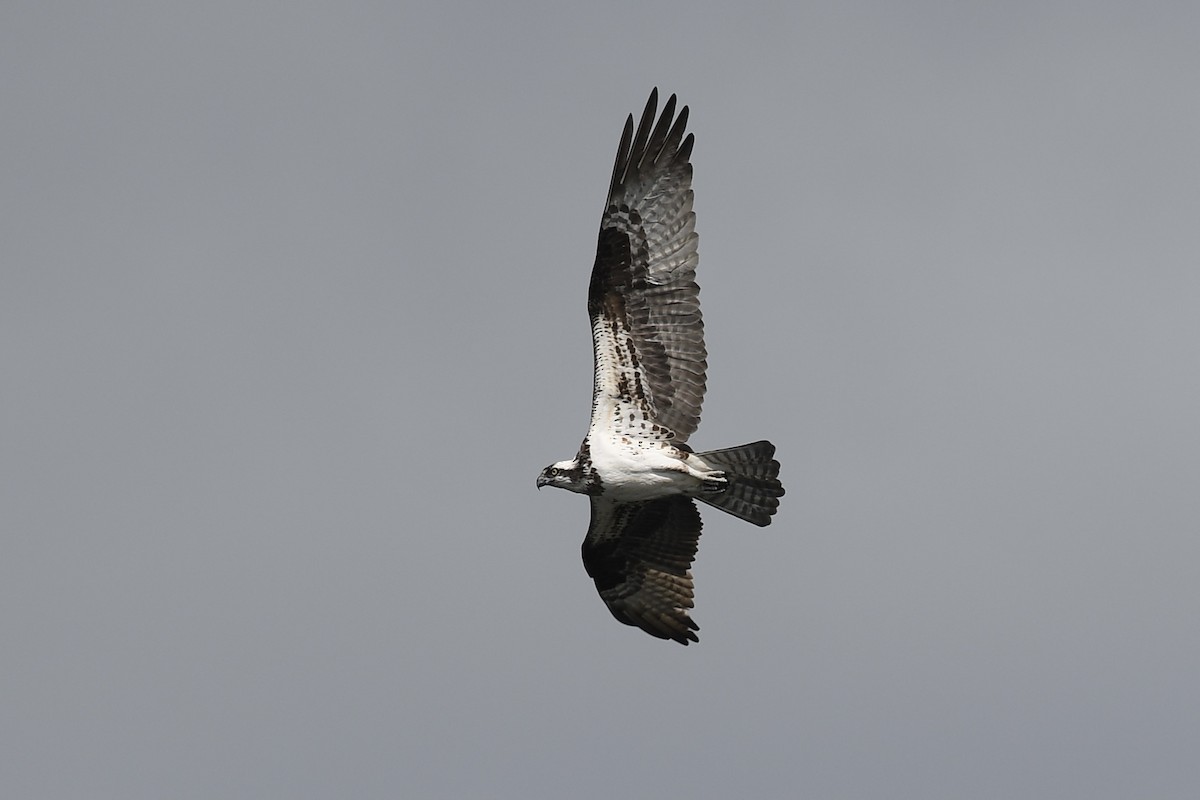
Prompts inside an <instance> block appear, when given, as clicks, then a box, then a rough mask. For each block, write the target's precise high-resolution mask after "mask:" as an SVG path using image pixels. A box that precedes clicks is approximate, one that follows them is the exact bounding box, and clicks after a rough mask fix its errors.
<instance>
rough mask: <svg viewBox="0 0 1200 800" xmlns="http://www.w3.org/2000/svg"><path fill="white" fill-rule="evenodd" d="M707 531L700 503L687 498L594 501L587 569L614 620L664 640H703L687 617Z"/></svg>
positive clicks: (586, 548) (586, 542)
mask: <svg viewBox="0 0 1200 800" xmlns="http://www.w3.org/2000/svg"><path fill="white" fill-rule="evenodd" d="M701 527H702V523H701V521H700V512H699V511H697V510H696V504H695V503H694V502H693V501H692V500H691V498H688V497H684V496H682V495H672V496H670V497H663V498H659V499H657V500H650V501H647V502H644V503H618V502H615V501H612V500H607V499H605V498H604V497H593V498H592V522H591V525H590V526H589V527H588V533H587V538H586V539H584V541H583V566H584V568H585V569H586V570H587V573H588V575H591V576H592V580H594V581H595V582H596V589H597V591H599V592H600V598H601V599H602V600H604V602H605V603H606V604H608V610H609V611H611V612H612V615H613V616H614V617H616V618H617V619H618V620H620V621H621V622H623V623H625V624H626V625H634V626H637V627H639V628H641V629H642V630H644V631H645V632H646V633H648V634H650V635H651V636H657V637H658V638H660V639H673V640H675V641H677V642H679V643H680V644H684V645H686V644H687V643H688V642H698V641H700V638H699V637H698V636H697V635H696V633H695V631H698V630H700V626H698V625H697V624H696V623H695V622H692V618H691V617H689V616H688V613H687V612H688V609H690V608H691V607H692V605H693V603H692V597H693V594H692V574H691V572H690V571H689V570H690V568H691V566H692V559H693V558H695V557H696V547H697V544H698V542H699V539H700V529H701Z"/></svg>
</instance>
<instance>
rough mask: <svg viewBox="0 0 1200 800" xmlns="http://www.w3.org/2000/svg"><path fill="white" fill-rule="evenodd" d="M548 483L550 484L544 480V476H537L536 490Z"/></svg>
mask: <svg viewBox="0 0 1200 800" xmlns="http://www.w3.org/2000/svg"><path fill="white" fill-rule="evenodd" d="M549 482H550V481H548V480H546V476H545V475H538V479H537V487H538V489H541V488H542V487H543V486H545V485H546V484H548V483H549Z"/></svg>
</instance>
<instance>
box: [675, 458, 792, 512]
mask: <svg viewBox="0 0 1200 800" xmlns="http://www.w3.org/2000/svg"><path fill="white" fill-rule="evenodd" d="M696 455H697V456H699V457H700V458H702V459H704V461H705V463H707V464H709V465H710V466H711V467H712V468H713V469H719V470H722V471H723V472H724V473H725V479H726V481H728V483H727V484H726V485H725V488H724V489H722V490H721V491H720V492H711V493H710V492H702V493H700V494H697V495H695V497H696V499H697V500H703V501H704V502H705V503H708V504H709V505H710V506H714V507H716V508H719V509H721V510H722V511H725V512H727V513H729V514H733V515H734V516H735V517H741V518H742V519H744V520H746V521H747V522H753V523H754V524H755V525H770V524H771V515H772V514H774V513H775V510H776V509H778V508H779V498H781V497H783V484H781V483H780V482H779V462H778V461H776V460H775V458H774V456H775V445H773V444H771V443H770V442H767V441H762V442H752V443H750V444H744V445H742V446H740V447H729V448H726V449H724V450H709V451H708V452H707V453H697V454H696Z"/></svg>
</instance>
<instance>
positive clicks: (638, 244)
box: [537, 89, 783, 645]
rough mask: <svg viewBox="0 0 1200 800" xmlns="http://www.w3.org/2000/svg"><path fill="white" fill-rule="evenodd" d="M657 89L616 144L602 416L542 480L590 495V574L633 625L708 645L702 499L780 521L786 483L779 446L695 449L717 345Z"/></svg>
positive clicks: (604, 284) (677, 122)
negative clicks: (699, 612) (697, 569)
mask: <svg viewBox="0 0 1200 800" xmlns="http://www.w3.org/2000/svg"><path fill="white" fill-rule="evenodd" d="M657 107H658V89H655V90H654V91H652V92H651V93H650V99H649V101H648V102H647V103H646V109H645V111H644V112H643V113H642V119H641V122H640V123H639V124H638V126H637V128H636V129H635V128H634V125H633V115H632V114H631V115H630V116H629V117H628V119H627V120H626V121H625V130H624V132H623V133H622V134H621V144H620V146H619V147H618V148H617V159H616V164H615V165H614V166H613V174H612V182H611V183H610V184H609V188H608V200H607V202H606V203H605V207H604V214H603V216H602V217H601V220H600V241H599V244H598V246H597V248H596V263H595V266H593V268H592V278H591V283H590V285H589V286H588V301H587V307H588V316H589V317H591V323H592V346H593V350H594V356H595V361H594V364H595V376H594V383H593V387H592V419H591V425H590V426H589V428H588V432H587V436H585V437H584V440H583V444H582V445H581V446H580V448H579V452H578V453H577V454H576V456H575V457H574V458H572V459H570V460H569V461H559V462H557V463H555V464H551V465H550V466H548V467H546V468H545V469H544V470H542V472H541V474H540V475H539V476H538V479H537V485H538V488H539V489H540V488H541V487H543V486H557V487H558V488H560V489H568V490H570V491H572V492H578V493H580V494H586V495H587V496H588V499H589V500H590V501H591V507H592V508H591V524H590V525H589V526H588V532H587V536H586V538H585V539H584V541H583V566H584V568H585V569H586V570H587V573H588V575H590V576H591V577H592V579H593V580H594V581H595V582H596V589H597V591H599V593H600V597H601V599H602V600H604V602H605V603H606V604H607V605H608V609H609V611H611V612H612V614H613V616H614V617H616V618H617V619H618V620H619V621H620V622H623V623H625V624H626V625H634V626H637V627H639V628H641V629H642V630H644V631H645V632H646V633H649V634H650V635H651V636H656V637H658V638H660V639H671V640H674V641H676V642H679V643H680V644H683V645H686V644H688V643H689V642H698V641H700V639H699V637H698V636H697V635H696V631H698V630H700V628H699V626H698V625H697V624H696V623H695V622H693V621H692V618H691V617H690V616H688V610H689V609H691V608H692V607H693V586H692V574H691V566H692V560H693V559H694V558H695V556H696V548H697V545H698V542H699V539H700V530H701V527H702V523H701V520H700V512H699V510H698V509H697V508H696V503H695V501H696V500H699V501H701V502H703V503H706V504H708V505H710V506H713V507H715V508H719V509H721V510H722V511H725V512H727V513H729V514H732V515H734V516H735V517H740V518H741V519H744V520H746V521H747V522H752V523H754V524H755V525H760V526H763V525H769V524H770V523H771V516H772V515H773V514H774V513H775V511H776V509H777V508H778V507H779V498H780V497H782V496H783V486H782V484H780V482H779V477H778V476H779V462H778V461H776V460H775V459H774V455H775V446H774V445H772V444H771V443H770V442H768V441H758V442H753V443H751V444H744V445H741V446H740V447H730V448H726V449H723V450H709V451H705V452H699V453H698V452H695V451H694V450H692V448H691V447H689V446H688V445H687V440H688V437H689V436H691V435H692V433H694V432H695V430H696V427H697V425H699V423H700V406H701V404H702V403H703V401H704V390H705V371H706V369H707V366H708V364H707V362H706V358H707V351H706V350H705V347H704V322H703V319H702V318H701V315H700V297H699V295H700V287H699V286H697V284H696V263H697V261H698V260H699V256H698V254H697V236H696V230H695V228H696V215H695V213H693V211H692V165H691V163H690V161H689V158H690V156H691V153H692V144H693V141H694V140H693V137H692V134H690V133H689V134H687V136H686V138H685V137H684V129H685V128H686V127H687V118H688V108H687V106H683V107H682V108H680V109H679V113H678V115H676V113H675V95H671V98H670V99H669V100H667V102H666V104H665V105H664V106H663V110H662V115H661V116H659V117H658V122H657V123H655V111H656V109H657Z"/></svg>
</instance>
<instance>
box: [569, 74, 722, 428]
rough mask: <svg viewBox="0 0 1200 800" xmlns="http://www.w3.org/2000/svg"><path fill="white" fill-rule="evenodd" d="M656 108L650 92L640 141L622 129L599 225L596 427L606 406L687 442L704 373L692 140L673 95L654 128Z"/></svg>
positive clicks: (593, 295) (591, 309)
mask: <svg viewBox="0 0 1200 800" xmlns="http://www.w3.org/2000/svg"><path fill="white" fill-rule="evenodd" d="M657 105H658V90H657V89H655V90H654V91H653V92H651V94H650V100H649V102H647V103H646V110H645V112H644V113H643V114H642V119H641V122H640V123H639V125H638V127H637V131H636V133H635V132H634V128H633V116H632V115H630V116H629V118H628V119H627V120H626V122H625V131H624V133H623V134H622V136H621V145H620V147H619V148H618V149H617V159H616V164H615V165H614V166H613V175H612V183H611V184H610V186H609V190H608V203H607V204H606V206H605V209H604V216H603V218H602V219H601V222H600V241H599V244H598V246H597V249H596V264H595V266H594V267H593V269H592V280H591V285H590V287H589V290H588V313H589V315H590V316H591V319H592V340H593V344H594V346H595V353H596V376H595V386H594V400H595V401H596V402H595V403H594V405H593V420H592V422H593V424H595V423H597V422H601V423H605V422H607V419H606V418H607V417H608V416H609V415H610V414H611V413H612V409H610V408H606V407H605V406H606V404H604V403H602V402H600V401H601V399H602V398H609V399H612V400H614V401H616V403H617V404H618V406H619V407H622V406H623V407H630V408H631V409H636V410H639V411H642V412H645V413H646V414H648V415H649V419H651V420H652V421H654V422H656V423H657V424H658V425H660V426H662V427H665V428H668V429H670V430H671V431H672V432H673V433H674V434H675V437H676V439H677V440H678V441H680V442H683V441H686V440H687V438H688V436H690V435H691V434H692V433H693V432H694V431H695V430H696V426H697V425H698V424H699V423H700V406H701V404H702V403H703V402H704V388H705V374H704V373H705V370H706V368H707V363H706V362H705V359H706V357H707V353H706V351H705V348H704V322H703V319H702V318H701V316H700V296H699V295H700V287H699V286H697V285H696V263H697V261H698V259H699V256H698V254H697V236H696V231H695V226H696V215H695V213H693V211H692V165H691V164H690V163H689V162H688V158H689V157H690V156H691V153H692V143H693V138H692V134H690V133H689V134H688V135H687V138H684V136H683V131H684V128H685V127H686V125H687V118H688V109H687V106H684V107H683V108H682V109H680V111H679V116H678V117H676V116H675V95H671V98H670V99H669V100H668V101H667V103H666V105H665V106H664V107H663V112H662V116H660V117H659V119H658V124H657V125H656V124H654V115H655V108H656V107H657ZM621 410H625V409H624V408H622V409H621ZM597 417H601V418H600V419H597Z"/></svg>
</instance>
